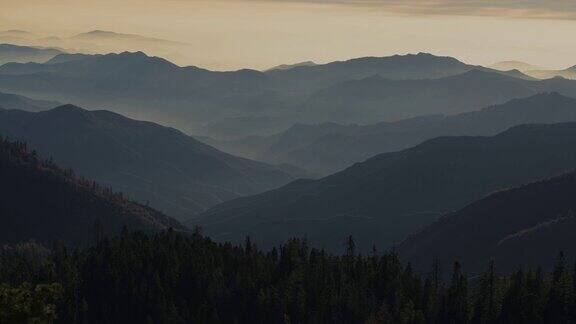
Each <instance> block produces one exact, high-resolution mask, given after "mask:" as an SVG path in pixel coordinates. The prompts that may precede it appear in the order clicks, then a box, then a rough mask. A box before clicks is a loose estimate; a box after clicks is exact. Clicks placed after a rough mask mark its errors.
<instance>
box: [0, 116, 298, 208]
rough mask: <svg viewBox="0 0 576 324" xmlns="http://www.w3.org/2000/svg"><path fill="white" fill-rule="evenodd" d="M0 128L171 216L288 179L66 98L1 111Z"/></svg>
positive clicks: (178, 134) (166, 131)
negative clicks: (41, 107)
mask: <svg viewBox="0 0 576 324" xmlns="http://www.w3.org/2000/svg"><path fill="white" fill-rule="evenodd" d="M0 135H3V136H6V137H9V138H13V139H18V140H21V141H26V142H27V143H29V144H30V145H31V147H33V148H34V149H37V150H39V151H40V152H41V153H42V154H44V155H46V156H51V157H52V158H54V160H55V161H56V162H57V163H58V164H60V165H62V166H65V167H72V168H74V169H75V170H76V171H78V172H79V173H80V174H81V175H83V176H86V177H89V178H91V179H94V180H96V181H98V182H100V183H102V184H104V185H107V186H111V187H112V188H114V189H115V190H120V191H122V192H124V193H126V194H128V195H130V196H131V197H134V198H136V199H138V200H139V201H142V202H146V201H148V202H149V203H150V205H151V206H154V207H155V208H158V209H160V210H162V211H164V212H166V213H168V214H169V215H171V216H174V217H177V218H179V219H185V218H187V217H191V216H192V215H193V214H194V213H196V212H199V211H201V210H203V209H205V208H207V207H210V206H213V205H215V204H217V203H220V202H222V201H225V200H228V199H232V198H235V197H239V196H241V195H247V194H254V193H258V192H261V191H264V190H269V189H273V188H275V187H278V186H280V185H283V184H285V183H287V182H288V181H290V180H291V179H292V178H291V176H290V175H288V174H287V173H286V172H284V171H282V170H280V169H279V168H276V167H272V166H270V165H267V164H264V163H259V162H254V161H251V160H246V159H242V158H237V157H234V156H232V155H228V154H225V153H222V152H220V151H218V150H216V149H214V148H212V147H210V146H208V145H205V144H202V143H200V142H198V141H196V140H195V139H193V138H192V137H189V136H187V135H185V134H183V133H181V132H179V131H177V130H175V129H172V128H167V127H162V126H160V125H157V124H153V123H149V122H141V121H136V120H132V119H128V118H126V117H123V116H121V115H118V114H115V113H112V112H108V111H87V110H83V109H81V108H78V107H75V106H71V105H67V106H61V107H58V108H55V109H52V110H49V111H45V112H39V113H28V112H23V111H17V110H12V111H2V112H0Z"/></svg>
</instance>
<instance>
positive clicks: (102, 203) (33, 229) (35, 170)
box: [0, 140, 185, 244]
mask: <svg viewBox="0 0 576 324" xmlns="http://www.w3.org/2000/svg"><path fill="white" fill-rule="evenodd" d="M124 226H126V227H128V228H131V229H138V230H143V231H160V230H164V229H167V228H169V227H172V228H175V229H177V230H183V229H185V228H184V227H183V226H182V225H180V224H179V223H178V222H177V221H176V220H174V219H172V218H170V217H167V216H165V215H163V214H162V213H160V212H157V211H155V210H153V209H151V208H148V207H146V206H143V205H140V204H138V203H135V202H132V201H130V200H127V199H125V198H123V197H122V194H119V193H114V192H112V191H111V190H110V189H107V188H104V187H101V186H99V185H97V184H96V183H94V182H90V181H87V180H82V179H79V178H77V177H75V176H74V175H73V173H72V171H70V170H64V169H61V168H59V167H58V166H56V165H55V164H54V163H53V162H51V161H47V160H43V159H42V158H39V157H38V156H37V155H36V153H35V152H31V151H28V149H27V148H26V145H24V144H19V143H11V142H7V141H5V140H0V243H9V242H18V241H24V240H36V241H39V242H46V243H48V242H52V241H54V240H63V241H65V242H69V243H72V244H80V243H93V242H94V240H95V239H96V237H95V233H97V232H99V233H101V234H103V235H110V234H119V233H120V231H121V229H122V228H123V227H124Z"/></svg>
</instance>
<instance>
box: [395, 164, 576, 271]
mask: <svg viewBox="0 0 576 324" xmlns="http://www.w3.org/2000/svg"><path fill="white" fill-rule="evenodd" d="M574 197H576V173H574V172H571V173H568V174H566V175H562V176H558V177H555V178H551V179H547V180H543V181H539V182H535V183H531V184H528V185H524V186H520V187H517V188H514V189H509V190H505V191H501V192H497V193H494V194H492V195H490V196H488V197H486V198H484V199H481V200H479V201H476V202H474V203H472V204H470V205H468V206H467V207H465V208H463V209H461V210H459V211H457V212H455V213H452V214H449V215H447V216H445V217H443V218H442V219H440V220H439V221H437V222H436V223H434V224H432V225H430V226H429V227H427V228H426V229H425V230H423V231H422V232H421V233H418V234H416V235H414V236H412V237H410V238H409V239H407V240H406V241H405V242H403V243H402V244H401V245H400V247H399V251H400V252H401V253H402V255H403V256H404V258H405V259H407V260H410V261H412V262H413V263H414V264H415V265H416V266H417V267H420V268H426V267H428V266H429V264H430V262H432V258H438V259H439V260H440V261H441V262H442V263H443V264H445V265H446V264H449V263H451V262H452V261H453V260H460V261H461V262H462V263H464V264H466V265H467V269H469V270H475V271H478V270H481V269H482V268H483V267H484V266H485V264H486V262H488V261H489V260H491V259H493V260H494V261H495V262H496V264H498V265H499V268H501V269H503V270H514V269H516V268H519V267H520V266H526V265H530V266H533V267H535V266H538V265H543V266H546V267H550V266H551V265H552V263H553V261H554V255H555V254H556V253H558V251H565V252H567V253H569V254H570V253H572V254H573V253H574V252H576V236H575V235H574V233H575V232H576V214H575V212H576V199H574Z"/></svg>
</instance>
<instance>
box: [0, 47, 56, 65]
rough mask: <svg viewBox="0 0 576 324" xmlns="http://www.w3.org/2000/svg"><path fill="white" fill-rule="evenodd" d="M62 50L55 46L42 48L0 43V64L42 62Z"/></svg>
mask: <svg viewBox="0 0 576 324" xmlns="http://www.w3.org/2000/svg"><path fill="white" fill-rule="evenodd" d="M62 53H64V52H63V51H61V50H59V49H55V48H42V47H30V46H18V45H11V44H0V65H2V64H5V63H9V62H16V63H28V62H36V63H44V62H46V61H48V60H50V59H51V58H53V57H54V56H56V55H58V54H62Z"/></svg>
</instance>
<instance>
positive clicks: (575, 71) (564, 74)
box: [526, 65, 576, 80]
mask: <svg viewBox="0 0 576 324" xmlns="http://www.w3.org/2000/svg"><path fill="white" fill-rule="evenodd" d="M526 73H528V74H530V75H531V76H533V77H535V78H539V79H549V78H556V77H561V78H565V79H572V80H575V79H576V65H575V66H572V67H569V68H567V69H564V70H531V71H527V72H526Z"/></svg>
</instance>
